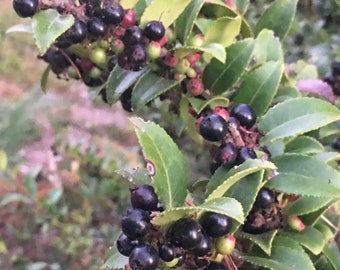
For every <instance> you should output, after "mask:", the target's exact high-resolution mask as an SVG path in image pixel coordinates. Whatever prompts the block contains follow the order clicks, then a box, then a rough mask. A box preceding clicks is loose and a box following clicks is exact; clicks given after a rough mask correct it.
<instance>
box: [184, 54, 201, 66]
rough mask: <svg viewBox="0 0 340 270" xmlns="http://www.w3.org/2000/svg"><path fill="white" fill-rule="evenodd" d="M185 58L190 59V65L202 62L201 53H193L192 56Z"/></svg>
mask: <svg viewBox="0 0 340 270" xmlns="http://www.w3.org/2000/svg"><path fill="white" fill-rule="evenodd" d="M185 58H186V59H188V61H189V62H190V64H195V63H196V62H198V61H199V60H200V58H201V54H200V53H191V54H188V55H187V56H186V57H185Z"/></svg>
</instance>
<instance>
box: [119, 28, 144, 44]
mask: <svg viewBox="0 0 340 270" xmlns="http://www.w3.org/2000/svg"><path fill="white" fill-rule="evenodd" d="M122 41H123V43H124V45H125V46H130V45H136V44H139V43H142V41H143V31H142V29H140V28H139V27H138V26H137V25H133V26H131V27H130V28H128V29H126V30H125V33H124V36H123V38H122Z"/></svg>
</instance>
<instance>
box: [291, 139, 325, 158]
mask: <svg viewBox="0 0 340 270" xmlns="http://www.w3.org/2000/svg"><path fill="white" fill-rule="evenodd" d="M322 151H324V148H323V145H322V144H321V143H320V142H319V141H317V140H316V139H314V138H312V137H309V136H299V137H297V138H294V139H292V140H290V141H289V142H288V143H287V144H286V148H285V152H288V153H300V154H315V153H320V152H322Z"/></svg>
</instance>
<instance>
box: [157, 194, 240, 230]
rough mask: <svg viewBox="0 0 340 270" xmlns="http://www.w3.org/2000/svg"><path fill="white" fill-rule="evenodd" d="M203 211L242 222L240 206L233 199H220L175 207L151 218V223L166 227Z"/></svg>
mask: <svg viewBox="0 0 340 270" xmlns="http://www.w3.org/2000/svg"><path fill="white" fill-rule="evenodd" d="M203 211H210V212H216V213H220V214H223V215H227V216H229V217H231V218H232V219H234V220H236V221H237V222H239V223H242V222H243V220H244V215H243V210H242V205H241V204H240V203H239V202H238V201H237V200H235V199H233V198H226V197H221V198H217V199H214V200H211V201H208V202H205V203H203V204H201V205H197V206H186V207H177V208H173V209H170V210H167V211H163V212H161V213H160V214H159V215H157V216H156V217H155V218H153V220H152V223H153V224H154V225H158V226H161V227H166V226H167V225H169V224H171V223H172V222H174V221H176V220H178V219H180V218H182V217H185V216H189V215H193V214H199V212H203Z"/></svg>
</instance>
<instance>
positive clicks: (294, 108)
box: [258, 97, 340, 144]
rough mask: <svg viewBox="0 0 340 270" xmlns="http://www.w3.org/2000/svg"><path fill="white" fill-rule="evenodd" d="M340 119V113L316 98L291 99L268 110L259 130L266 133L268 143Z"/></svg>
mask: <svg viewBox="0 0 340 270" xmlns="http://www.w3.org/2000/svg"><path fill="white" fill-rule="evenodd" d="M339 119H340V111H339V109H337V108H336V107H335V106H333V105H331V104H330V103H328V102H326V101H323V100H320V99H316V98H309V97H305V98H295V99H290V100H287V101H285V102H282V103H280V104H277V105H276V106H274V107H272V108H271V109H269V110H268V112H267V113H266V114H265V115H264V116H263V117H262V118H261V119H260V121H259V123H258V128H259V129H260V130H262V131H263V132H265V133H266V135H265V136H264V137H263V138H262V142H263V143H264V144H265V143H268V142H272V141H275V140H278V139H282V138H285V137H290V136H297V135H300V134H303V133H306V132H308V131H311V130H314V129H318V128H320V127H322V126H325V125H327V124H329V123H331V122H333V121H336V120H339Z"/></svg>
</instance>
